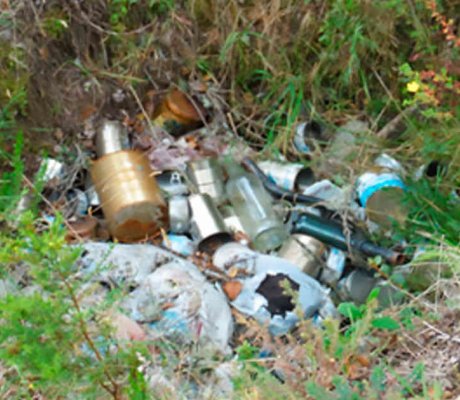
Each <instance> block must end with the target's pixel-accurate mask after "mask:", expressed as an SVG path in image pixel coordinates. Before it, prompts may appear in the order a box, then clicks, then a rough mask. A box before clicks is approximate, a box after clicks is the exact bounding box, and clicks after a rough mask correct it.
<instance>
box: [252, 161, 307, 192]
mask: <svg viewBox="0 0 460 400" xmlns="http://www.w3.org/2000/svg"><path fill="white" fill-rule="evenodd" d="M257 165H258V166H259V168H260V169H261V170H262V171H263V172H264V174H265V175H267V176H268V178H269V179H270V180H271V181H273V182H274V183H276V184H277V185H278V186H279V187H281V188H283V189H285V190H291V191H294V190H301V191H302V190H303V189H305V188H307V187H308V186H310V185H312V184H313V183H314V182H315V177H314V174H313V171H312V170H311V169H310V168H307V167H305V166H304V165H303V164H300V163H290V164H286V163H280V162H276V161H262V162H259V163H257Z"/></svg>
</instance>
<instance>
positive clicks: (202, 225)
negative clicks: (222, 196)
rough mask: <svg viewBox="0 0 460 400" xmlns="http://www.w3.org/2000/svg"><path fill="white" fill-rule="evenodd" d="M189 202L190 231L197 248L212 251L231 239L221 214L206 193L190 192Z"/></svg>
mask: <svg viewBox="0 0 460 400" xmlns="http://www.w3.org/2000/svg"><path fill="white" fill-rule="evenodd" d="M189 204H190V209H191V212H192V219H191V229H190V233H191V234H192V237H193V238H194V239H195V240H197V241H198V250H200V251H203V252H209V253H213V252H214V250H215V249H217V248H218V247H219V246H220V245H222V244H224V243H228V242H230V241H232V236H231V235H230V233H229V232H228V229H227V227H226V226H225V222H224V219H223V218H222V215H221V214H220V212H219V210H218V209H217V207H216V205H215V204H214V203H213V201H212V199H211V197H210V196H209V195H208V194H192V195H191V196H190V197H189Z"/></svg>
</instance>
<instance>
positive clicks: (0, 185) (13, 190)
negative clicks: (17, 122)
mask: <svg viewBox="0 0 460 400" xmlns="http://www.w3.org/2000/svg"><path fill="white" fill-rule="evenodd" d="M0 121H1V119H0ZM23 147H24V137H23V135H22V132H18V134H17V136H16V143H15V146H14V150H13V153H12V154H8V153H7V152H6V151H4V150H2V149H0V159H3V162H4V163H6V162H8V164H9V165H10V166H9V168H8V169H7V170H6V171H4V172H2V174H1V176H0V220H1V219H2V218H6V215H7V213H8V212H9V211H11V210H12V208H13V207H14V205H15V204H16V203H17V202H18V200H19V197H20V195H21V193H22V175H23V173H24V163H23V161H22V159H21V157H22V152H23ZM5 160H7V161H5Z"/></svg>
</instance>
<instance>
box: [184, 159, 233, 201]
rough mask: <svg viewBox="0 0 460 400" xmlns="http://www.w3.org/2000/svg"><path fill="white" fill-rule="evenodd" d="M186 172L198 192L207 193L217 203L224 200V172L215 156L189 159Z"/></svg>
mask: <svg viewBox="0 0 460 400" xmlns="http://www.w3.org/2000/svg"><path fill="white" fill-rule="evenodd" d="M186 172H187V175H188V177H189V179H190V180H191V181H192V183H193V184H194V185H195V186H196V188H197V190H198V192H199V193H203V194H208V195H209V196H210V197H211V198H212V199H213V200H214V201H215V203H216V204H217V205H219V204H221V203H223V202H224V201H225V188H224V182H223V176H224V173H223V170H222V167H221V165H220V164H219V162H218V160H217V159H216V158H203V159H201V160H197V161H191V162H189V163H187V169H186Z"/></svg>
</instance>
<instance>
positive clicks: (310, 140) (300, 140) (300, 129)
mask: <svg viewBox="0 0 460 400" xmlns="http://www.w3.org/2000/svg"><path fill="white" fill-rule="evenodd" d="M323 131H324V129H323V127H322V125H321V124H320V123H319V122H317V121H313V120H312V121H307V122H302V123H301V124H299V125H298V126H297V128H296V130H295V134H294V140H293V144H294V148H295V150H296V151H297V152H299V153H300V154H310V153H311V152H312V151H313V150H314V147H315V146H316V145H317V143H315V142H316V141H319V140H322V139H323Z"/></svg>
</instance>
